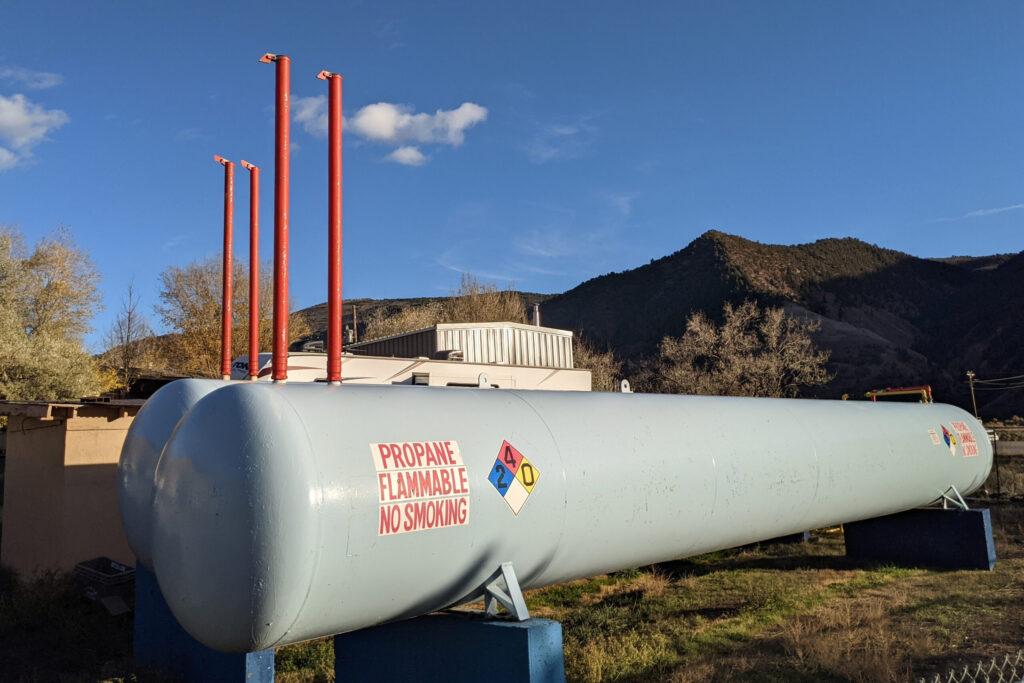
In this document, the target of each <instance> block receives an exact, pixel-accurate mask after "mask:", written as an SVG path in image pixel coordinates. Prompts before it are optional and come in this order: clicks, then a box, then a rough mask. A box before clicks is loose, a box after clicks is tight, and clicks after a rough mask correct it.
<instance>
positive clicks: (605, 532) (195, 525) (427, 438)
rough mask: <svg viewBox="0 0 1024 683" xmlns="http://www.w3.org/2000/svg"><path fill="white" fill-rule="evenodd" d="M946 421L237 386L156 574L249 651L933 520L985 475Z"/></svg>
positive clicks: (161, 475) (201, 428) (162, 521)
mask: <svg viewBox="0 0 1024 683" xmlns="http://www.w3.org/2000/svg"><path fill="white" fill-rule="evenodd" d="M991 464H992V450H991V446H990V444H989V442H988V439H987V438H986V434H985V431H984V429H983V428H982V426H981V424H980V423H979V422H978V421H977V420H975V419H974V418H973V417H971V416H970V415H969V414H967V413H965V412H964V411H962V410H960V409H959V408H955V407H953V406H949V405H939V404H931V405H924V404H884V403H869V402H859V401H857V402H855V401H848V402H847V401H815V400H783V399H747V398H710V397H694V396H664V395H644V394H611V393H593V394H591V393H574V392H545V391H524V392H520V391H512V390H493V389H490V390H489V389H481V390H477V389H433V388H428V387H386V386H385V387H381V386H356V385H350V386H341V387H333V386H326V385H298V384H296V385H292V384H287V385H268V384H235V385H232V386H228V387H225V388H222V389H218V390H217V391H214V392H212V393H210V394H208V395H207V396H205V397H204V398H203V399H202V400H200V401H199V402H198V403H197V404H196V405H195V406H194V407H193V408H192V410H191V411H190V412H189V413H188V414H187V415H186V416H185V417H184V418H182V419H181V421H180V423H179V424H178V427H177V429H176V430H175V432H174V434H173V436H172V437H171V439H170V441H169V442H168V443H167V445H166V447H165V448H164V451H163V455H162V456H161V459H160V462H159V464H158V466H157V472H156V479H155V486H156V491H155V496H154V501H153V515H154V517H153V520H152V529H153V538H152V550H153V563H154V569H155V573H156V576H157V579H158V581H159V584H160V587H161V590H162V591H163V593H164V596H165V598H166V599H167V603H168V605H169V606H170V608H171V610H172V611H173V612H174V615H175V616H176V617H177V619H178V620H179V621H180V622H181V624H182V625H183V626H184V627H185V629H186V630H187V631H188V632H189V633H190V634H192V636H194V637H195V638H196V639H198V640H199V641H201V642H203V643H205V644H206V645H208V646H210V647H212V648H215V649H218V650H223V651H235V652H242V651H253V650H259V649H263V648H268V647H272V646H279V645H284V644H287V643H292V642H296V641H300V640H305V639H309V638H313V637H317V636H323V635H328V634H334V633H341V632H346V631H351V630H355V629H360V628H364V627H368V626H372V625H375V624H380V623H383V622H387V621H391V620H396V619H402V618H407V617H413V616H417V615H420V614H424V613H427V612H431V611H434V610H437V609H440V608H443V607H446V606H450V605H453V604H457V603H460V602H464V601H466V600H467V599H470V598H473V597H476V596H479V595H480V589H481V586H482V585H483V583H484V582H485V580H486V579H487V578H488V577H490V576H491V575H492V574H493V573H494V572H495V571H496V570H497V569H498V567H499V565H500V564H501V563H503V562H512V563H513V565H514V567H515V571H516V573H517V575H518V577H519V581H520V584H521V585H522V586H523V587H524V588H531V587H537V586H543V585H546V584H550V583H554V582H559V581H565V580H568V579H573V578H577V577H584V576H590V575H594V574H599V573H603V572H608V571H612V570H618V569H623V568H627V567H636V566H641V565H645V564H648V563H653V562H659V561H665V560H670V559H674V558H681V557H686V556H691V555H696V554H700V553H705V552H709V551H713V550H718V549H722V548H730V547H735V546H738V545H741V544H744V543H749V542H753V541H757V540H763V539H766V538H771V537H775V536H780V535H783V534H789V533H794V532H799V531H803V530H806V529H811V528H815V527H821V526H826V525H834V524H839V523H842V522H850V521H854V520H860V519H865V518H870V517H877V516H881V515H886V514H890V513H894V512H899V511H902V510H907V509H910V508H913V507H916V506H921V505H926V504H928V503H931V502H933V501H935V500H936V499H938V498H939V497H941V496H942V494H943V493H944V492H948V491H949V489H950V487H951V486H952V487H955V488H956V489H957V490H958V491H959V492H960V493H961V494H963V495H967V494H969V493H971V492H972V491H974V490H975V489H977V488H978V487H979V486H980V485H981V484H982V482H983V481H984V480H985V478H986V477H987V475H988V472H989V469H990V467H991Z"/></svg>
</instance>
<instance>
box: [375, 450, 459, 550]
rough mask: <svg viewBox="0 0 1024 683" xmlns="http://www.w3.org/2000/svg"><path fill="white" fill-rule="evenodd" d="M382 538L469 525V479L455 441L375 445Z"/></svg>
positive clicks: (379, 524)
mask: <svg viewBox="0 0 1024 683" xmlns="http://www.w3.org/2000/svg"><path fill="white" fill-rule="evenodd" d="M370 454H371V455H372V456H373V465H374V467H375V468H376V470H377V497H378V502H379V503H380V511H379V512H380V514H379V515H378V518H377V519H378V521H377V535H378V536H394V535H395V534H405V533H409V532H412V531H426V530H427V529H442V528H444V527H449V526H464V525H466V524H469V475H468V473H467V472H466V465H465V463H463V461H462V454H461V453H459V444H458V443H456V442H455V441H405V442H402V443H371V444H370Z"/></svg>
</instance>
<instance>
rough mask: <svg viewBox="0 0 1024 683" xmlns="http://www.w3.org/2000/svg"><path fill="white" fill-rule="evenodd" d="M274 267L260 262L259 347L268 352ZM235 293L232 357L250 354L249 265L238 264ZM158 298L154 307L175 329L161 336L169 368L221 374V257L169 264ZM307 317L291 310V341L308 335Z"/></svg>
mask: <svg viewBox="0 0 1024 683" xmlns="http://www.w3.org/2000/svg"><path fill="white" fill-rule="evenodd" d="M272 273H273V270H272V268H271V267H270V265H269V264H264V265H263V266H261V267H260V301H259V322H260V325H259V327H260V350H261V351H268V350H270V348H271V346H272V342H271V338H272V334H273V323H272V315H273V294H272V292H273V286H274V283H273V275H272ZM234 278H235V289H234V292H233V295H232V311H233V321H232V322H233V324H232V333H231V340H232V343H231V356H232V358H236V357H238V356H242V355H245V354H246V353H248V348H249V287H248V284H247V283H248V282H249V269H248V268H247V267H245V266H244V265H241V264H236V265H235V273H234ZM160 285H161V288H160V303H159V304H157V307H156V310H157V313H158V314H159V316H160V319H161V320H162V322H163V323H164V325H165V326H167V328H169V329H170V330H171V331H172V334H171V335H169V336H168V337H166V338H165V339H164V340H163V344H162V345H161V346H162V349H161V354H162V355H163V362H164V364H165V366H166V367H167V369H170V370H174V371H177V372H181V373H182V374H187V375H197V376H203V377H219V376H220V324H221V322H220V312H221V311H220V309H221V260H220V259H219V258H211V259H207V260H205V261H199V262H196V263H191V264H189V265H187V266H171V267H170V268H168V269H166V270H165V271H164V272H163V273H161V274H160ZM309 332H310V328H309V324H308V322H307V321H306V319H305V317H304V316H301V315H296V314H292V316H291V318H290V322H289V328H288V333H289V341H294V340H296V339H298V338H300V337H304V336H306V335H308V334H309Z"/></svg>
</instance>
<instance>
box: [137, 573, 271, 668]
mask: <svg viewBox="0 0 1024 683" xmlns="http://www.w3.org/2000/svg"><path fill="white" fill-rule="evenodd" d="M132 649H133V656H134V659H135V665H136V666H137V667H139V668H140V669H148V670H151V671H156V672H160V673H163V674H170V675H172V676H174V677H176V678H179V679H181V680H183V681H247V682H250V683H273V681H274V651H273V650H262V651H260V652H249V653H242V654H228V653H225V652H217V651H216V650H211V649H210V648H208V647H206V646H205V645H203V644H202V643H199V642H198V641H196V640H195V639H194V638H192V636H190V635H189V634H188V633H187V632H186V631H185V629H183V628H182V627H181V625H180V624H179V623H178V620H177V619H175V618H174V615H173V614H172V613H171V610H170V608H169V607H168V606H167V602H166V601H165V600H164V596H163V594H162V593H161V592H160V587H159V586H158V585H157V582H156V577H155V576H153V574H152V573H151V572H150V571H149V570H147V569H146V568H145V567H143V566H142V565H138V566H137V567H136V568H135V624H134V629H133V644H132Z"/></svg>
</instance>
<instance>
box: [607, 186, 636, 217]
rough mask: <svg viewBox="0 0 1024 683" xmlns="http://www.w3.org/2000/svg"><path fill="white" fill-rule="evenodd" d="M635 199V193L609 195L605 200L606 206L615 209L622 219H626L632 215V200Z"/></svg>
mask: <svg viewBox="0 0 1024 683" xmlns="http://www.w3.org/2000/svg"><path fill="white" fill-rule="evenodd" d="M636 197H637V194H636V192H620V193H615V192H613V193H611V194H609V195H608V196H607V197H606V199H607V200H608V204H610V205H611V207H612V208H613V209H615V210H616V211H617V212H618V213H619V215H621V216H622V217H623V218H628V217H629V216H630V214H632V213H633V200H635V199H636Z"/></svg>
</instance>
